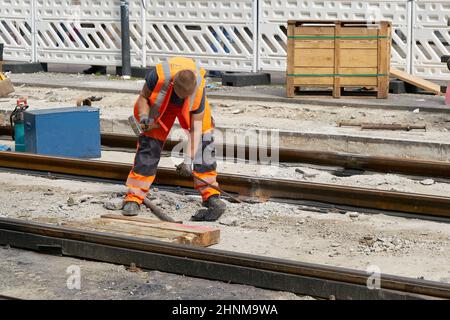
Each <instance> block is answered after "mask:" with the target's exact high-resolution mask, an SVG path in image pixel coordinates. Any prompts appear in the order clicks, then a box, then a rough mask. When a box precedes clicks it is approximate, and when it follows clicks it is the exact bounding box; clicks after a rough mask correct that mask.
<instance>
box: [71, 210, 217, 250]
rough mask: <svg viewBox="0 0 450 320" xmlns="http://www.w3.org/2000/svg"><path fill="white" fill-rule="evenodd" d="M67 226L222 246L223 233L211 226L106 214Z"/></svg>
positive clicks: (201, 245)
mask: <svg viewBox="0 0 450 320" xmlns="http://www.w3.org/2000/svg"><path fill="white" fill-rule="evenodd" d="M64 225H65V226H68V227H73V228H80V229H84V230H92V231H99V232H108V233H114V234H120V235H126V236H133V237H139V238H145V239H152V240H160V241H166V242H171V243H180V244H188V245H193V246H200V247H209V246H211V245H214V244H217V243H219V240H220V229H219V228H214V227H208V226H189V225H184V224H179V223H171V222H165V221H160V220H155V219H148V218H141V217H125V216H121V215H113V214H107V215H103V216H101V218H100V219H98V218H97V219H93V220H89V221H71V222H67V223H64Z"/></svg>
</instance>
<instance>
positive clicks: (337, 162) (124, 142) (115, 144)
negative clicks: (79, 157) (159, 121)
mask: <svg viewBox="0 0 450 320" xmlns="http://www.w3.org/2000/svg"><path fill="white" fill-rule="evenodd" d="M10 130H11V129H10V127H9V126H0V135H9V134H10ZM101 142H102V145H103V146H105V147H111V148H124V149H130V150H135V149H136V142H137V138H136V136H132V135H123V134H112V133H103V134H102V136H101ZM179 143H180V141H176V140H167V141H166V143H165V144H164V151H172V150H173V148H174V147H175V146H176V145H178V144H179ZM216 149H218V150H222V155H224V156H226V155H227V154H228V155H230V154H231V155H232V156H233V158H234V159H240V160H250V159H252V160H256V161H264V160H265V159H268V158H270V157H271V156H272V150H271V149H270V148H258V147H253V146H248V145H245V146H237V145H233V146H229V145H226V144H216ZM274 151H275V152H278V161H280V162H283V163H308V164H313V165H322V166H334V167H342V168H344V169H353V170H369V171H376V172H385V173H401V174H408V175H415V176H424V177H436V178H447V179H449V178H450V162H445V161H429V160H416V159H398V158H391V157H378V156H364V155H358V154H350V153H339V152H327V151H311V150H302V149H295V148H278V149H274ZM262 158H263V159H262Z"/></svg>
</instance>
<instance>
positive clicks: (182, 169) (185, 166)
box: [176, 161, 192, 178]
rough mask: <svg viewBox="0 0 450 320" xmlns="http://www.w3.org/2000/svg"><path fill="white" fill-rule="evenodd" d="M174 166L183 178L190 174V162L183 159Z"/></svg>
mask: <svg viewBox="0 0 450 320" xmlns="http://www.w3.org/2000/svg"><path fill="white" fill-rule="evenodd" d="M176 168H177V174H178V175H180V176H182V177H185V178H189V177H191V176H192V163H189V162H186V161H184V162H182V163H180V164H179V165H177V166H176Z"/></svg>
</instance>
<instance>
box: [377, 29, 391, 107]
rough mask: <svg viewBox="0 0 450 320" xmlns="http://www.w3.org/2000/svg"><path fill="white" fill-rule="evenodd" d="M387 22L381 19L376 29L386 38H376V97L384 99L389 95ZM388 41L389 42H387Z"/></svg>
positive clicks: (389, 54) (389, 55) (389, 43)
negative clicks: (378, 27)
mask: <svg viewBox="0 0 450 320" xmlns="http://www.w3.org/2000/svg"><path fill="white" fill-rule="evenodd" d="M388 31H389V29H388V23H387V22H386V21H383V22H381V23H380V29H379V30H378V35H379V36H385V37H388V38H379V39H378V74H380V76H378V78H377V87H378V88H377V89H378V92H377V98H378V99H386V98H387V97H388V95H389V76H388V70H389V65H390V58H391V53H390V50H389V49H388V46H389V47H390V46H391V42H390V41H391V40H390V36H391V35H390V34H388ZM388 41H389V42H388Z"/></svg>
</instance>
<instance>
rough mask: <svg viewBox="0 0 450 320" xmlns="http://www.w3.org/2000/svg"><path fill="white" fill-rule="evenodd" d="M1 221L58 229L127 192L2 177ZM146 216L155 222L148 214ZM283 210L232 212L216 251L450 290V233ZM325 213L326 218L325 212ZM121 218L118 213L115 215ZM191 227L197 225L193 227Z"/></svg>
mask: <svg viewBox="0 0 450 320" xmlns="http://www.w3.org/2000/svg"><path fill="white" fill-rule="evenodd" d="M0 188H1V190H2V192H1V193H0V216H7V217H12V218H21V219H30V220H38V221H41V222H48V223H55V224H60V223H62V222H64V221H69V220H84V219H90V218H94V217H99V216H100V215H102V214H105V213H111V212H112V211H111V210H108V209H106V208H105V206H107V207H110V208H114V207H115V208H119V207H120V204H121V201H122V197H123V194H124V192H125V187H124V186H121V185H114V184H103V183H92V182H79V181H68V180H51V179H48V178H41V177H33V176H28V175H19V174H11V173H0ZM152 197H153V199H154V201H155V204H157V205H158V206H160V207H161V208H162V209H163V210H165V212H166V213H167V214H169V215H171V216H172V217H174V218H175V219H179V220H183V221H188V220H189V219H190V217H191V216H192V215H193V214H195V212H196V211H197V210H198V209H200V208H201V204H200V198H199V197H198V196H196V195H187V196H186V195H181V194H178V193H174V192H169V191H163V190H159V189H157V190H153V191H152ZM141 211H142V216H149V217H151V216H152V214H151V212H149V211H148V210H145V209H142V210H141ZM317 211H318V210H317V208H309V207H304V206H299V205H290V204H282V203H273V202H267V203H260V204H233V203H228V211H227V213H226V214H225V215H224V216H223V217H222V218H221V220H220V221H219V222H211V223H205V222H202V223H201V224H203V225H212V226H218V227H220V229H221V241H220V243H219V244H218V245H215V246H213V248H217V249H223V250H230V251H237V252H243V253H249V254H257V255H262V256H268V257H277V258H286V259H291V260H297V261H302V262H312V263H320V264H327V265H333V266H342V267H348V268H355V269H360V270H366V268H367V267H368V266H370V265H376V266H378V267H379V268H380V270H381V272H382V273H388V274H396V275H403V276H408V277H414V278H422V277H423V278H425V279H428V280H436V281H442V282H449V283H450V263H449V261H450V227H449V225H448V223H445V222H433V221H424V220H417V219H411V218H401V217H395V216H387V215H383V214H377V215H372V214H362V213H357V212H345V211H341V212H334V211H333V210H321V212H317ZM319 211H320V210H319ZM117 213H119V212H118V211H117ZM190 224H193V225H195V224H199V223H195V222H190Z"/></svg>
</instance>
